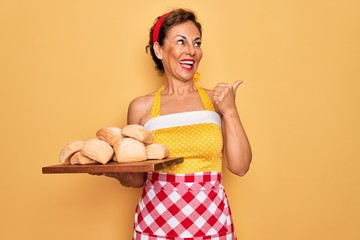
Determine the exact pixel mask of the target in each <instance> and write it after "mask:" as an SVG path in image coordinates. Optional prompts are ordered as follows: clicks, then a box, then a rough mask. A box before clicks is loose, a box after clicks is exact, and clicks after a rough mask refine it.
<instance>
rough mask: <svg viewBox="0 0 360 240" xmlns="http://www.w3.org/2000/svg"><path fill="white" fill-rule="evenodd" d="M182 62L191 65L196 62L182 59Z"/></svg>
mask: <svg viewBox="0 0 360 240" xmlns="http://www.w3.org/2000/svg"><path fill="white" fill-rule="evenodd" d="M180 63H181V64H189V65H193V64H194V62H193V61H180Z"/></svg>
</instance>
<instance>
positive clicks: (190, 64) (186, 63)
mask: <svg viewBox="0 0 360 240" xmlns="http://www.w3.org/2000/svg"><path fill="white" fill-rule="evenodd" d="M180 65H181V67H182V68H183V69H185V70H192V69H193V68H194V65H195V61H194V60H192V59H184V60H181V61H180Z"/></svg>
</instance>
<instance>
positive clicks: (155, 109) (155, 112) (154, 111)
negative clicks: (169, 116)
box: [150, 86, 164, 118]
mask: <svg viewBox="0 0 360 240" xmlns="http://www.w3.org/2000/svg"><path fill="white" fill-rule="evenodd" d="M163 89H164V86H162V87H161V88H160V89H159V90H158V91H157V92H156V93H155V96H154V100H153V103H152V106H151V114H150V118H155V117H159V116H160V96H161V92H162V90H163Z"/></svg>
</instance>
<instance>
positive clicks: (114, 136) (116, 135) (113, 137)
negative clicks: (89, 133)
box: [96, 127, 123, 146]
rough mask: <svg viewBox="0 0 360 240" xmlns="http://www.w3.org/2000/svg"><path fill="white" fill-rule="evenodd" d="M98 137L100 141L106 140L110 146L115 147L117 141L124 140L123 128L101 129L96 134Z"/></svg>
mask: <svg viewBox="0 0 360 240" xmlns="http://www.w3.org/2000/svg"><path fill="white" fill-rule="evenodd" d="M96 137H97V138H98V139H100V140H104V141H105V142H107V143H108V144H110V146H114V143H115V142H116V141H119V140H121V139H123V135H122V134H121V128H117V127H107V128H102V129H99V130H98V131H97V132H96Z"/></svg>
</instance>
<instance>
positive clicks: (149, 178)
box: [112, 9, 251, 239]
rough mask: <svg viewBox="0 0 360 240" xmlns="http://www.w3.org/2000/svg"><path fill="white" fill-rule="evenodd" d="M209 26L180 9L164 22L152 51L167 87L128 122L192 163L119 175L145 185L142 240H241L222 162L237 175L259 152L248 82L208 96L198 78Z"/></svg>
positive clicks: (138, 231) (222, 86) (134, 106)
mask: <svg viewBox="0 0 360 240" xmlns="http://www.w3.org/2000/svg"><path fill="white" fill-rule="evenodd" d="M201 36H202V30H201V25H200V23H199V22H197V20H196V16H195V15H194V13H193V12H191V11H187V10H184V9H176V10H173V11H171V12H170V13H167V14H164V15H163V16H160V17H158V18H157V20H156V22H155V24H154V26H153V27H152V28H151V29H150V40H149V44H148V46H147V47H148V49H150V51H151V55H152V58H153V60H154V62H155V64H156V68H157V70H158V71H159V72H161V73H164V75H165V79H166V81H165V83H164V85H163V87H161V88H160V89H159V90H158V91H156V92H154V93H151V94H148V95H146V96H141V97H138V98H136V99H134V100H133V101H132V102H131V104H130V106H129V109H128V124H140V125H144V126H145V127H146V128H147V129H148V130H149V131H151V132H152V134H153V136H154V141H155V143H163V144H165V145H166V146H167V147H168V148H169V150H170V157H176V156H181V157H184V162H183V163H182V164H178V165H175V166H171V167H167V168H165V169H163V170H160V171H159V172H153V173H123V174H117V175H112V177H116V178H117V179H118V180H119V181H120V182H121V184H123V185H124V186H128V187H142V186H143V187H144V190H143V194H142V197H141V199H140V202H139V204H138V206H137V209H136V214H135V230H134V239H183V238H189V239H213V238H214V239H215V238H216V239H236V236H235V233H234V229H233V223H232V218H231V212H230V208H229V205H228V201H227V197H226V194H225V192H224V189H223V186H222V184H221V170H222V162H224V164H225V165H226V167H227V168H228V169H229V170H230V171H231V172H232V173H234V174H236V175H239V176H243V175H244V174H245V173H246V172H247V171H248V169H249V165H250V162H251V149H250V144H249V141H248V139H247V137H246V134H245V131H244V128H243V126H242V124H241V121H240V117H239V114H238V112H237V108H236V105H235V92H236V89H237V88H238V86H239V85H240V84H241V81H236V82H234V83H233V84H228V83H219V84H217V86H216V87H215V88H214V89H212V90H205V89H203V88H201V87H199V86H198V85H197V84H195V83H194V81H193V79H194V76H195V74H196V70H197V68H198V66H199V63H200V61H201V58H202V50H201Z"/></svg>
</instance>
